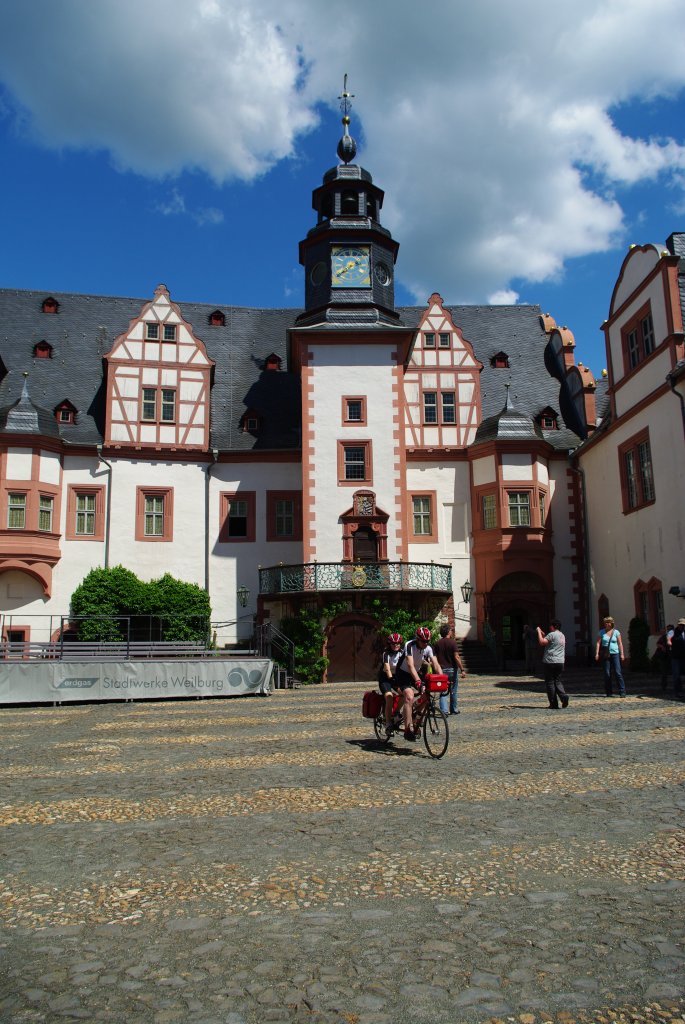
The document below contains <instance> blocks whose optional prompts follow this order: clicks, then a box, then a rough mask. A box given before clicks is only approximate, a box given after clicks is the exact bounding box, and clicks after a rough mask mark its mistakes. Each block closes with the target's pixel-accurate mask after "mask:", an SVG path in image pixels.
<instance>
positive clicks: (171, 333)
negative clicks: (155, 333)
mask: <svg viewBox="0 0 685 1024" xmlns="http://www.w3.org/2000/svg"><path fill="white" fill-rule="evenodd" d="M162 337H163V339H164V341H176V324H164V328H163V333H162Z"/></svg>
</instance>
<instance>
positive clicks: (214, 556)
mask: <svg viewBox="0 0 685 1024" xmlns="http://www.w3.org/2000/svg"><path fill="white" fill-rule="evenodd" d="M301 488H302V467H301V465H300V463H299V462H297V463H291V462H274V463H268V462H255V463H237V464H233V465H232V464H230V463H219V464H217V465H215V466H214V467H213V468H212V475H211V478H210V503H209V509H210V511H209V535H210V546H209V593H210V598H211V602H212V619H213V620H214V621H222V622H229V623H234V624H232V625H227V626H224V627H221V628H220V629H219V630H218V635H217V642H218V643H219V645H220V646H221V645H223V644H226V643H236V642H240V641H241V640H245V639H247V638H249V637H250V635H251V632H252V617H253V616H254V615H255V614H256V612H257V598H258V596H259V566H262V567H264V568H267V567H269V566H272V565H278V564H279V562H283V563H284V564H285V565H299V564H301V563H302V542H301V541H282V542H278V543H277V542H273V541H269V542H267V540H266V492H267V491H299V490H301ZM223 491H255V492H256V508H255V518H256V523H255V541H254V543H245V542H244V541H240V542H225V543H220V542H219V517H220V495H221V493H222V492H223ZM240 586H245V587H247V589H248V590H249V591H250V597H249V599H248V603H247V605H246V607H245V608H241V607H240V606H239V605H238V602H237V597H236V594H237V590H238V587H240ZM236 620H237V621H236Z"/></svg>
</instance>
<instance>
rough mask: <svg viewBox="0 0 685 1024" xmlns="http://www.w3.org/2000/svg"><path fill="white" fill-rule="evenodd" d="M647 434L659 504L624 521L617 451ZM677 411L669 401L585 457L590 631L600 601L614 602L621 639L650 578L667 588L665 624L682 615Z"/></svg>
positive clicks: (684, 576) (683, 535) (682, 500)
mask: <svg viewBox="0 0 685 1024" xmlns="http://www.w3.org/2000/svg"><path fill="white" fill-rule="evenodd" d="M647 426H649V439H650V447H651V451H652V467H653V473H654V488H655V492H656V501H655V503H654V504H653V505H650V506H648V507H646V508H643V509H639V510H637V511H635V512H631V513H630V514H628V515H624V514H623V506H622V499H621V484H620V469H619V458H618V446H619V445H620V444H621V443H622V442H623V441H625V440H627V439H628V438H630V437H632V436H633V435H635V434H637V433H638V432H639V431H640V430H642V429H644V428H645V427H647ZM682 462H683V427H682V417H681V412H680V403H679V401H678V399H677V398H676V397H675V396H674V395H672V394H667V395H664V396H663V397H662V398H661V399H660V400H659V401H658V402H656V403H654V404H653V405H651V406H649V407H648V408H647V409H645V410H644V411H643V412H641V413H640V414H638V415H636V416H634V417H633V418H632V419H630V420H628V421H627V422H626V423H624V424H622V425H621V426H620V427H619V428H618V429H616V430H615V431H613V432H612V433H611V434H609V435H608V436H607V437H606V438H604V439H603V441H602V442H600V443H598V444H597V445H595V446H594V447H592V448H590V449H588V451H587V452H586V453H585V454H584V455H582V456H581V465H582V468H583V470H584V471H585V476H586V491H587V495H588V522H589V531H588V532H589V558H590V569H591V587H592V605H591V613H592V622H593V629H594V630H595V631H596V629H597V628H598V623H597V598H598V597H599V596H600V594H602V593H604V594H606V596H607V597H608V598H609V605H610V609H611V614H612V615H613V616H614V618H615V619H616V621H617V623H618V625H619V628H621V629H623V630H624V631H625V630H626V629H627V626H628V623H629V621H630V619H631V618H633V616H634V615H635V602H634V597H633V587H634V585H635V583H636V582H637V581H638V580H640V579H642V580H644V581H645V582H647V581H648V580H650V579H651V578H652V577H653V576H654V577H656V578H657V579H660V580H661V581H662V585H663V595H664V613H665V616H666V621H667V622H673V621H677V620H678V618H680V617H681V616H683V615H684V614H685V602H683V600H682V599H681V598H677V597H672V596H670V595H669V593H668V590H669V587H671V586H674V585H678V586H685V525H684V524H683V509H685V473H684V472H683V465H682Z"/></svg>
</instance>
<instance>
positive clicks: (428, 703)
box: [373, 675, 450, 760]
mask: <svg viewBox="0 0 685 1024" xmlns="http://www.w3.org/2000/svg"><path fill="white" fill-rule="evenodd" d="M448 689H449V680H448V678H447V676H437V675H433V676H430V675H427V676H426V677H425V678H424V679H423V680H422V681H421V687H420V689H419V692H418V694H417V696H416V697H415V699H414V704H413V706H412V726H413V728H414V732H415V733H416V734H417V735H418V734H419V733H421V732H422V733H423V742H424V744H425V747H426V750H427V751H428V753H429V754H430V756H431V757H434V758H435V759H436V760H437V759H439V758H441V757H443V756H444V755H445V753H446V752H447V747H448V745H449V741H450V728H449V725H448V722H447V717H446V715H445V713H444V712H443V711H441V710H440V708H439V706H438V704H437V703H436V697H435V695H439V694H441V693H446V692H447V690H448ZM391 725H392V728H391V730H390V731H389V732H386V729H385V712H384V710H383V707H382V706H381V710H380V711H379V712H378V714H377V715H376V717H375V718H374V720H373V728H374V732H375V733H376V739H377V740H379V742H381V743H389V742H390V740H391V739H392V737H393V735H394V734H395V733H396V732H404V720H403V717H402V698H401V697H400V695H399V694H397V695H396V696H395V699H394V701H393V706H392V721H391Z"/></svg>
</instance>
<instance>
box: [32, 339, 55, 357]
mask: <svg viewBox="0 0 685 1024" xmlns="http://www.w3.org/2000/svg"><path fill="white" fill-rule="evenodd" d="M33 358H34V359H52V345H50V343H49V342H47V341H39V342H38V344H37V345H34V346H33Z"/></svg>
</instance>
